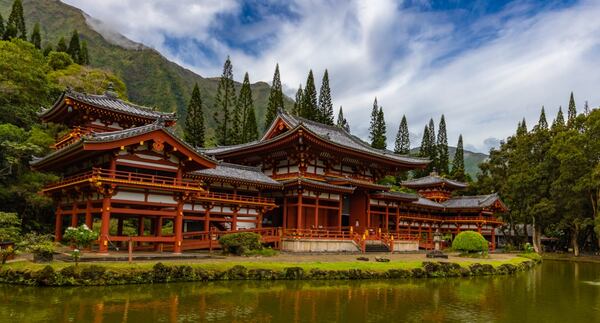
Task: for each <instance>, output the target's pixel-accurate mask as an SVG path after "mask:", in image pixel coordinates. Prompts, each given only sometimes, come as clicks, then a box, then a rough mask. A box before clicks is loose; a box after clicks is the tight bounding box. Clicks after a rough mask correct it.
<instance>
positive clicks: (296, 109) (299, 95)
mask: <svg viewBox="0 0 600 323" xmlns="http://www.w3.org/2000/svg"><path fill="white" fill-rule="evenodd" d="M303 93H304V92H303V91H302V84H300V85H298V91H297V92H296V100H295V101H294V107H293V108H292V114H293V115H295V116H299V115H300V112H301V111H302V94H303Z"/></svg>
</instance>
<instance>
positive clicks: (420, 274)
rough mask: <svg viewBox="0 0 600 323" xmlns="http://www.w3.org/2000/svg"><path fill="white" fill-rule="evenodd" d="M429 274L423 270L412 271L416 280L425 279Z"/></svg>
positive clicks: (415, 269)
mask: <svg viewBox="0 0 600 323" xmlns="http://www.w3.org/2000/svg"><path fill="white" fill-rule="evenodd" d="M426 274H427V273H425V271H424V270H423V269H422V268H414V269H413V270H412V276H413V277H414V278H423V277H425V275H426Z"/></svg>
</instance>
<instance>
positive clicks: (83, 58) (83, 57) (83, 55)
mask: <svg viewBox="0 0 600 323" xmlns="http://www.w3.org/2000/svg"><path fill="white" fill-rule="evenodd" d="M79 64H81V65H89V64H90V54H88V49H87V42H86V41H85V40H84V41H82V42H81V52H80V53H79Z"/></svg>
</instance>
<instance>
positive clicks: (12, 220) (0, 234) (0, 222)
mask: <svg viewBox="0 0 600 323" xmlns="http://www.w3.org/2000/svg"><path fill="white" fill-rule="evenodd" d="M20 237H21V219H19V217H18V216H17V214H16V213H6V212H0V242H5V241H10V242H17V241H19V238H20Z"/></svg>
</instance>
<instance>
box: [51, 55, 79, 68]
mask: <svg viewBox="0 0 600 323" xmlns="http://www.w3.org/2000/svg"><path fill="white" fill-rule="evenodd" d="M71 64H73V59H72V58H71V56H69V55H68V54H67V53H63V52H51V53H50V54H48V66H49V67H50V68H51V69H52V70H54V71H56V70H62V69H65V68H67V67H69V66H70V65H71Z"/></svg>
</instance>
